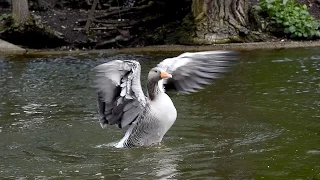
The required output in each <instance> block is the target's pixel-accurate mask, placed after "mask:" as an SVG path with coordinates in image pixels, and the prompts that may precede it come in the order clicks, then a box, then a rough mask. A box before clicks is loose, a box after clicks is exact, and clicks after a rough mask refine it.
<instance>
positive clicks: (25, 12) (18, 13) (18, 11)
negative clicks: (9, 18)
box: [12, 0, 29, 24]
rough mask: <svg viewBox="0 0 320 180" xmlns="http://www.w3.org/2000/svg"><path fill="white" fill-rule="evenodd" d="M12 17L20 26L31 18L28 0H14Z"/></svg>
mask: <svg viewBox="0 0 320 180" xmlns="http://www.w3.org/2000/svg"><path fill="white" fill-rule="evenodd" d="M12 15H13V18H14V19H15V20H16V22H18V23H19V24H22V23H24V22H25V21H26V20H27V19H28V18H29V7H28V0H12Z"/></svg>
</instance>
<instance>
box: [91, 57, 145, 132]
mask: <svg viewBox="0 0 320 180" xmlns="http://www.w3.org/2000/svg"><path fill="white" fill-rule="evenodd" d="M93 71H94V73H95V79H94V81H93V82H94V86H93V87H94V88H95V89H96V91H97V93H98V105H99V114H100V119H99V120H100V124H101V126H102V127H103V128H104V127H105V126H106V125H107V124H118V125H119V127H125V126H127V125H129V124H131V123H132V122H133V121H135V119H136V118H137V117H138V116H139V114H140V113H142V111H143V108H144V107H145V104H146V97H145V95H144V94H143V91H142V88H141V84H140V71H141V66H140V64H139V62H137V61H130V60H128V61H127V60H126V61H121V60H115V61H110V62H108V63H104V64H101V65H98V66H96V67H95V68H94V69H93Z"/></svg>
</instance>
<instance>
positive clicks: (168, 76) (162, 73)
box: [160, 71, 172, 79]
mask: <svg viewBox="0 0 320 180" xmlns="http://www.w3.org/2000/svg"><path fill="white" fill-rule="evenodd" d="M160 77H161V79H164V78H172V75H171V74H169V73H167V72H165V71H161V75H160Z"/></svg>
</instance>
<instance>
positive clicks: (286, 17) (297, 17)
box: [255, 0, 320, 39]
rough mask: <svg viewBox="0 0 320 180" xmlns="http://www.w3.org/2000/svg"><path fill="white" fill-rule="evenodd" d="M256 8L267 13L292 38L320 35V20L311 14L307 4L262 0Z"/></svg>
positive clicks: (290, 0)
mask: <svg viewBox="0 0 320 180" xmlns="http://www.w3.org/2000/svg"><path fill="white" fill-rule="evenodd" d="M255 9H256V10H257V11H258V12H259V13H265V14H266V15H267V16H268V19H269V20H270V21H271V22H272V23H274V24H275V25H276V26H278V27H280V28H281V29H283V33H284V34H287V35H289V36H290V37H291V38H308V39H310V38H315V37H320V31H319V22H317V21H316V20H315V18H314V17H312V16H311V15H310V13H309V12H308V8H307V6H306V5H301V4H298V3H296V2H295V1H294V0H260V2H259V4H258V5H256V6H255Z"/></svg>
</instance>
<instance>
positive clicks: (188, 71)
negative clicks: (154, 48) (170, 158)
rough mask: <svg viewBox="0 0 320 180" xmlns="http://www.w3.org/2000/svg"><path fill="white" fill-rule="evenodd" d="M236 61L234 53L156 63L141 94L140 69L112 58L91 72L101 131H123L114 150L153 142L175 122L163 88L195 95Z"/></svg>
mask: <svg viewBox="0 0 320 180" xmlns="http://www.w3.org/2000/svg"><path fill="white" fill-rule="evenodd" d="M235 60H236V53H235V52H234V51H204V52H191V53H183V54H181V55H179V56H177V57H173V58H167V59H164V60H163V61H161V62H160V63H159V64H158V65H157V66H156V67H154V68H152V69H151V70H150V71H149V73H148V79H147V84H146V87H147V92H146V95H145V94H144V92H143V90H142V87H141V82H140V72H141V66H140V64H139V62H138V61H135V60H113V61H109V62H107V63H103V64H100V65H98V66H96V67H94V68H93V72H94V80H93V87H94V88H95V90H96V93H97V96H98V110H99V122H100V125H101V127H102V128H106V127H107V125H118V127H119V128H127V130H126V133H125V135H124V137H123V138H122V139H121V140H120V141H119V142H118V143H116V144H115V145H114V146H115V147H116V148H131V147H135V146H150V145H154V144H159V143H160V142H161V141H162V139H163V137H164V135H165V134H166V133H167V131H168V130H169V129H170V128H171V126H172V125H173V124H174V122H175V121H176V118H177V110H176V108H175V106H174V104H173V102H172V100H171V98H170V97H169V96H168V95H167V94H166V93H165V89H173V90H176V91H177V92H178V93H179V94H188V93H193V92H197V91H199V90H201V89H203V88H204V86H205V85H207V84H210V83H212V80H213V79H216V78H220V77H222V75H223V73H224V72H226V71H228V70H229V69H230V67H231V65H232V64H234V62H235Z"/></svg>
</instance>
